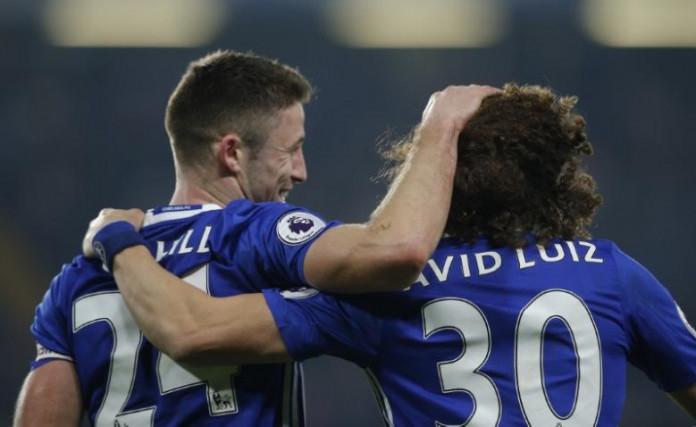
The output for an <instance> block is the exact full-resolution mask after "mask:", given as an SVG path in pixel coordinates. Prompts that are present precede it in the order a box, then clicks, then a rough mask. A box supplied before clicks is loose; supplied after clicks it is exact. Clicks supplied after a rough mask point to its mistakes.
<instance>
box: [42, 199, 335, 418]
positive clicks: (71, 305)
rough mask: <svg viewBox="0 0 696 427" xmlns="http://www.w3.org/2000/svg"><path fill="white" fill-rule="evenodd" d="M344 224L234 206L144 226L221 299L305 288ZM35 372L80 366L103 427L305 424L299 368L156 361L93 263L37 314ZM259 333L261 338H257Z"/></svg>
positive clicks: (150, 218)
mask: <svg viewBox="0 0 696 427" xmlns="http://www.w3.org/2000/svg"><path fill="white" fill-rule="evenodd" d="M333 225H335V223H330V224H326V223H325V222H324V221H323V220H322V219H321V218H319V217H318V216H316V215H314V214H312V213H311V212H308V211H306V210H303V209H299V208H297V207H294V206H291V205H288V204H284V203H272V202H269V203H259V204H254V203H251V202H249V201H247V200H237V201H234V202H232V203H230V204H229V205H227V206H226V207H225V208H224V209H220V208H219V207H218V206H216V205H190V206H167V207H163V208H158V209H154V210H151V211H149V212H148V213H147V215H146V220H145V227H144V228H143V230H142V234H143V236H144V237H145V239H146V241H147V242H148V246H149V249H150V250H151V252H152V253H153V254H154V255H155V256H156V258H157V260H158V262H159V263H160V264H161V265H162V266H164V267H165V268H166V269H167V270H169V271H170V272H172V273H174V274H176V275H177V276H180V277H183V278H184V279H185V280H186V281H187V282H188V283H190V284H191V285H193V286H195V287H197V288H199V289H201V290H202V291H205V292H207V293H209V294H211V295H214V296H230V295H235V294H239V293H247V292H258V291H260V290H261V289H262V288H264V287H271V286H273V287H276V286H278V285H279V286H281V287H283V288H289V287H295V286H301V285H306V282H305V279H304V274H303V261H304V256H305V254H306V252H307V250H308V248H309V246H310V245H311V242H312V241H313V239H314V238H315V237H316V236H318V235H320V234H321V233H322V232H323V231H324V230H326V229H327V228H329V227H332V226H333ZM31 330H32V333H33V334H34V336H35V338H36V341H37V345H38V347H39V355H38V357H37V359H36V361H35V362H34V363H33V365H32V367H33V368H36V367H38V366H40V365H41V364H43V363H46V362H47V361H50V360H54V359H67V360H72V361H73V362H74V363H75V368H76V370H77V374H78V377H79V381H80V386H81V391H82V397H83V401H84V403H85V406H86V408H87V410H88V415H89V418H90V420H91V421H92V422H94V424H96V425H97V426H107V425H108V426H114V425H120V426H126V425H129V426H132V427H133V426H143V425H147V426H150V425H157V426H171V425H226V426H229V425H240V426H242V425H243V426H251V425H254V426H256V425H258V426H280V425H283V426H285V425H297V424H300V423H301V421H302V420H301V418H302V408H301V378H300V374H301V372H299V371H298V370H297V369H298V366H296V365H295V364H292V363H291V364H277V365H246V366H234V365H229V366H216V367H207V368H194V367H184V366H180V365H178V364H177V363H175V362H174V361H173V360H172V359H171V358H169V357H168V356H167V355H165V354H162V353H160V352H159V351H157V349H155V348H154V347H153V346H152V345H151V344H150V343H149V342H148V341H147V340H146V339H145V338H144V337H143V335H142V333H141V332H140V331H139V329H138V327H137V325H136V324H135V322H134V321H133V319H132V318H131V316H130V315H129V313H128V311H127V309H126V306H125V303H124V300H123V298H122V297H121V295H120V293H119V292H118V288H117V287H116V284H115V282H114V280H113V277H112V276H111V275H110V274H108V273H107V272H105V271H104V270H103V268H102V266H101V264H100V262H98V261H96V260H90V259H85V258H83V257H77V258H75V260H74V261H73V262H72V264H70V265H66V266H64V268H63V270H62V271H61V273H60V274H59V275H58V276H56V278H55V279H54V280H53V282H52V284H51V287H50V288H49V290H48V291H47V293H46V295H45V296H44V299H43V301H42V302H41V304H40V305H39V306H38V307H37V309H36V317H35V320H34V323H33V325H32V327H31ZM250 333H253V331H250Z"/></svg>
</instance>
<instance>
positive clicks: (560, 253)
mask: <svg viewBox="0 0 696 427" xmlns="http://www.w3.org/2000/svg"><path fill="white" fill-rule="evenodd" d="M553 246H554V247H555V248H556V256H554V257H550V256H549V255H548V254H547V253H546V248H544V247H543V246H539V245H537V247H538V248H539V255H541V259H542V260H544V261H546V262H556V261H560V260H562V259H563V257H564V256H565V253H564V252H563V246H561V245H559V244H558V243H554V245H553Z"/></svg>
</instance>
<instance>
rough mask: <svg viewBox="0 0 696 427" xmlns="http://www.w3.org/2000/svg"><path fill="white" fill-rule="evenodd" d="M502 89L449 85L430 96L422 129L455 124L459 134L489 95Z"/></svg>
mask: <svg viewBox="0 0 696 427" xmlns="http://www.w3.org/2000/svg"><path fill="white" fill-rule="evenodd" d="M501 92H502V91H501V90H500V89H498V88H495V87H492V86H479V85H469V86H449V87H447V88H446V89H444V90H442V91H440V92H435V93H434V94H432V95H431V96H430V100H429V101H428V105H427V106H426V107H425V110H423V120H422V122H421V129H425V128H428V127H432V126H435V127H440V126H448V127H449V126H453V131H454V132H456V133H457V134H459V133H460V132H461V131H462V129H464V126H466V124H467V123H468V121H469V119H471V117H472V116H473V115H474V114H475V113H476V111H477V110H478V108H479V107H480V106H481V102H482V101H483V100H484V99H485V98H486V97H488V96H490V95H493V94H496V93H501Z"/></svg>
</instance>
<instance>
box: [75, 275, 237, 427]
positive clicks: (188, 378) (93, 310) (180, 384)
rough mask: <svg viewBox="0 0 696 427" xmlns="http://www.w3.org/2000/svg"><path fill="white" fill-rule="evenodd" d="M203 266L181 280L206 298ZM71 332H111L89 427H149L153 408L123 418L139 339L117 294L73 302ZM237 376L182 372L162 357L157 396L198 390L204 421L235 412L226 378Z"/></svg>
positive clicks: (224, 370)
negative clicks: (99, 326) (92, 328)
mask: <svg viewBox="0 0 696 427" xmlns="http://www.w3.org/2000/svg"><path fill="white" fill-rule="evenodd" d="M207 279H208V265H205V266H204V267H202V268H200V269H198V270H197V271H196V272H194V273H193V274H191V275H189V276H187V277H185V278H184V280H185V281H187V282H188V283H190V284H191V285H192V286H195V287H196V288H198V289H201V290H203V291H206V292H207ZM73 309H74V313H73V330H74V332H76V333H77V332H78V331H79V330H80V329H82V328H83V327H86V326H88V325H91V324H93V323H95V322H106V323H107V324H108V325H109V327H110V328H111V332H112V334H113V338H114V346H113V349H112V352H111V361H110V364H109V376H108V380H107V386H106V392H105V394H104V399H103V400H102V403H101V406H100V408H99V410H98V411H97V415H96V420H95V425H96V426H98V427H101V426H114V425H122V426H124V425H129V426H150V425H153V424H154V415H155V410H156V407H154V406H152V407H147V408H140V409H134V410H130V411H128V412H123V409H124V407H125V405H126V403H127V402H128V399H129V397H130V395H131V393H132V391H133V387H134V385H135V373H136V370H137V364H138V354H139V353H140V347H141V345H142V342H143V334H142V333H141V332H140V330H139V329H138V326H137V325H136V324H135V321H134V320H133V318H132V317H131V316H130V314H129V312H128V309H127V308H126V304H125V302H124V300H123V297H122V296H121V294H120V293H118V292H103V293H95V294H90V295H86V296H84V297H82V298H80V299H79V300H77V301H75V305H74V307H73ZM238 373H239V367H238V366H234V365H232V366H224V367H212V368H207V367H206V368H198V367H195V368H190V367H187V368H184V367H183V366H181V365H179V364H177V363H176V362H174V361H173V360H172V359H171V358H170V357H169V356H167V355H166V354H162V353H160V354H159V357H158V360H157V380H158V383H159V390H160V394H163V395H164V394H168V393H172V392H175V391H177V390H181V389H184V388H188V387H193V386H197V385H204V386H205V391H206V394H207V396H206V398H207V401H208V410H209V413H210V415H213V416H214V415H225V414H232V413H236V412H238V408H237V399H236V396H235V391H234V384H233V382H232V378H233V377H234V376H235V375H237V374H238Z"/></svg>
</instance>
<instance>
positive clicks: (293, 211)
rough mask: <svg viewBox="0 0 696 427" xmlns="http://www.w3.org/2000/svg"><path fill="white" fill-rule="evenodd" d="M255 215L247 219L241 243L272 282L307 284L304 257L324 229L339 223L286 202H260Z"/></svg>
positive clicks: (284, 284) (286, 286)
mask: <svg viewBox="0 0 696 427" xmlns="http://www.w3.org/2000/svg"><path fill="white" fill-rule="evenodd" d="M257 207H258V208H257V209H258V212H257V213H256V214H255V215H256V218H255V220H253V221H250V222H249V227H247V230H246V232H245V236H244V239H243V241H244V243H245V244H244V246H245V247H247V248H249V249H250V255H251V256H252V257H253V259H254V260H255V263H256V264H257V265H259V266H260V268H261V269H262V270H264V271H265V273H266V274H268V278H269V280H272V281H273V285H274V286H276V287H278V286H280V287H283V288H290V287H298V286H308V285H309V284H308V283H307V281H306V279H305V276H304V258H305V256H306V255H307V251H308V250H309V248H310V247H311V245H312V243H313V242H314V241H315V240H316V239H317V238H318V237H319V236H320V235H321V234H323V233H324V232H325V231H326V230H328V229H330V228H332V227H335V226H337V225H340V222H338V221H331V222H328V223H327V222H326V221H325V220H324V219H323V218H322V217H320V216H319V215H317V214H315V213H313V212H311V211H309V210H307V209H304V208H300V207H297V206H293V205H289V204H286V203H275V202H268V203H259V204H257Z"/></svg>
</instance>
